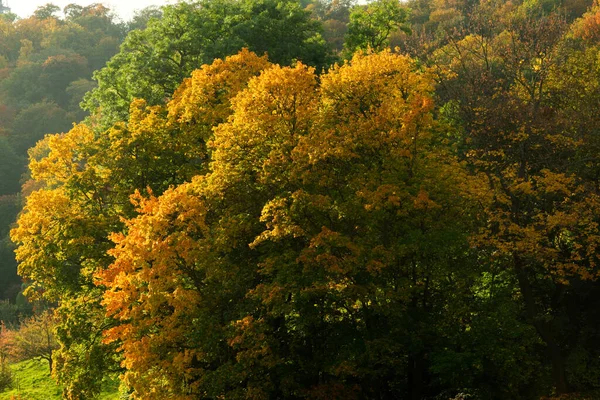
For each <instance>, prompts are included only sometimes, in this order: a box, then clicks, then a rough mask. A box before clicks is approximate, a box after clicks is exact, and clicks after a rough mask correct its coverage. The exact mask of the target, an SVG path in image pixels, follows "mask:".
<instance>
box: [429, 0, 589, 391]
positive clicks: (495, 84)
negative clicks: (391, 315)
mask: <svg viewBox="0 0 600 400" xmlns="http://www.w3.org/2000/svg"><path fill="white" fill-rule="evenodd" d="M525 6H527V5H523V7H525ZM528 6H531V7H533V8H532V10H533V11H532V10H529V11H527V12H525V11H523V7H521V8H517V9H515V10H514V12H513V13H512V14H510V15H509V16H508V17H507V18H506V19H505V20H504V25H502V24H501V26H503V27H504V30H502V31H501V32H500V33H499V34H497V35H494V34H493V32H490V33H488V35H489V36H487V37H486V36H482V35H470V36H467V37H465V38H464V39H462V40H460V41H455V42H453V43H451V44H449V45H448V46H446V47H445V48H442V49H441V50H440V51H438V57H439V58H438V60H439V61H440V64H441V65H444V66H445V68H447V70H446V71H445V72H444V73H446V74H447V73H448V71H450V75H451V76H452V75H453V76H454V78H453V79H451V80H448V81H446V82H443V84H442V85H443V86H442V87H444V91H443V92H442V93H443V94H444V95H447V96H448V99H452V100H450V102H449V103H448V110H452V107H454V111H452V112H451V113H453V114H454V117H455V118H456V119H457V120H458V121H460V123H461V124H463V127H464V131H463V132H464V136H463V139H464V142H463V147H462V148H463V150H464V156H465V159H466V160H467V161H468V162H469V164H470V165H471V166H472V167H473V168H475V170H477V171H481V172H484V173H485V174H486V175H487V177H488V184H489V188H490V190H491V191H493V193H494V199H493V202H492V203H490V204H489V206H488V213H489V214H488V215H489V216H488V220H487V226H486V227H485V229H483V230H482V231H481V232H480V235H478V236H477V237H476V238H475V239H474V243H476V244H477V246H478V247H479V248H480V249H481V250H482V254H484V255H485V257H486V258H487V259H488V261H489V262H490V263H491V264H490V265H493V264H497V265H503V266H504V267H505V268H508V269H509V270H510V271H511V272H512V273H513V274H514V276H515V277H516V279H517V283H518V288H519V291H520V296H521V299H522V302H523V303H522V305H523V312H524V315H525V316H526V319H527V321H528V322H529V323H530V324H532V326H534V327H535V329H536V331H537V333H538V335H539V337H540V338H541V340H542V341H543V342H544V343H545V346H546V359H547V360H548V363H549V364H550V365H551V368H552V382H553V386H554V387H555V389H556V391H557V392H559V393H564V392H567V391H569V390H570V389H571V387H570V385H569V382H568V376H569V375H571V376H572V372H569V367H568V366H567V364H568V362H567V360H569V359H571V355H570V354H571V353H570V351H571V350H570V349H572V348H573V347H574V343H575V342H576V341H577V340H579V339H576V337H577V334H575V333H574V332H575V331H576V330H577V328H575V327H573V328H574V330H572V329H571V326H570V324H571V323H573V324H575V326H577V324H578V322H577V321H578V319H579V317H577V316H575V314H573V313H574V311H573V310H572V309H571V308H570V306H569V302H570V301H581V298H579V299H578V300H576V299H577V298H578V297H579V294H578V292H577V290H575V288H576V287H588V289H586V290H590V288H591V287H593V285H590V284H589V283H586V282H590V281H592V280H595V279H596V278H597V274H598V271H597V262H598V260H597V254H596V249H597V248H598V234H597V212H598V207H599V206H600V203H599V198H598V191H597V189H596V187H597V186H596V185H595V183H594V180H593V179H590V176H589V175H587V173H586V172H583V171H584V170H585V168H582V166H583V165H582V164H580V163H579V162H578V161H575V160H578V159H581V158H583V157H582V155H583V154H588V155H591V153H589V152H588V150H589V151H591V152H594V150H593V149H594V147H593V146H594V144H593V143H595V140H594V139H591V138H592V136H593V135H588V134H586V133H584V129H580V127H578V125H579V123H578V122H576V119H571V118H569V117H568V116H567V115H569V111H568V110H570V109H572V107H573V106H574V104H570V105H567V103H565V102H564V101H563V102H562V103H560V102H559V99H561V98H562V99H563V100H564V97H562V95H564V94H566V93H568V90H565V92H561V91H557V90H556V89H555V88H554V87H553V86H554V85H556V84H558V85H562V83H558V82H571V84H574V82H573V78H571V77H570V74H568V73H565V72H566V71H565V70H564V68H563V67H562V66H561V64H562V63H563V62H564V61H563V60H564V59H563V57H564V55H563V54H564V53H563V52H562V51H561V48H562V46H563V44H562V43H564V39H565V34H566V32H567V24H566V21H565V19H564V17H563V15H561V14H560V13H559V12H553V13H545V12H544V11H543V10H542V9H540V8H539V7H542V5H539V4H538V5H535V4H533V3H531V4H530V5H528ZM535 7H538V8H535ZM536 10H537V11H536ZM534 11H536V12H539V14H537V16H536V14H535V13H534ZM446 76H448V75H446ZM582 84H583V85H585V84H584V80H581V81H579V83H577V85H582ZM583 115H585V113H584V114H583ZM586 122H588V123H589V122H591V121H590V120H589V119H588V120H586ZM589 126H590V125H588V128H589ZM590 140H591V141H590ZM591 157H592V158H594V157H595V156H591ZM586 175H587V176H586ZM581 293H582V294H583V293H584V292H581ZM584 297H585V296H584Z"/></svg>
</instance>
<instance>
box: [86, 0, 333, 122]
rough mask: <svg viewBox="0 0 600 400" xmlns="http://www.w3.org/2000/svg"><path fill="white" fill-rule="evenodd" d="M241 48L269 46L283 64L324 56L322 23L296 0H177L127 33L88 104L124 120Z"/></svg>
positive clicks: (107, 117)
mask: <svg viewBox="0 0 600 400" xmlns="http://www.w3.org/2000/svg"><path fill="white" fill-rule="evenodd" d="M243 47H246V48H248V49H249V50H251V51H255V52H257V53H258V54H262V53H264V52H268V54H269V59H270V60H271V61H273V62H277V63H281V64H290V63H292V62H293V61H294V60H297V59H299V60H302V61H304V62H307V63H309V64H311V65H316V66H319V67H322V66H324V65H325V64H326V62H327V60H326V56H327V51H326V46H325V42H324V41H323V39H322V38H321V35H320V26H319V24H318V23H316V22H315V21H313V20H311V19H310V14H309V13H308V12H306V11H304V10H302V9H301V8H300V7H299V4H298V3H297V2H295V1H293V0H252V1H250V0H248V1H233V0H211V1H196V2H192V3H186V2H180V3H177V4H175V5H170V6H166V7H164V8H163V9H162V17H161V18H160V19H157V18H153V19H150V20H149V21H148V25H147V27H146V29H144V30H134V31H132V32H130V33H129V35H128V36H127V38H126V39H125V42H124V43H123V45H122V46H121V51H120V52H119V53H118V54H116V55H115V56H114V57H113V58H112V59H111V60H110V62H109V63H108V64H107V65H106V67H105V68H103V69H101V70H100V71H97V72H96V73H95V74H94V78H95V80H97V81H98V88H96V89H94V90H93V91H92V92H90V93H89V94H88V95H87V96H86V99H85V102H84V107H85V108H86V109H87V110H88V111H90V112H98V113H99V115H101V117H102V120H103V121H104V125H105V126H110V124H112V123H115V122H117V121H123V120H126V118H127V112H128V110H129V104H130V103H131V101H132V100H133V99H135V98H141V99H144V100H146V101H147V102H148V104H150V105H158V104H164V103H165V102H166V101H168V100H169V99H170V97H171V95H172V94H173V92H174V91H175V89H176V88H177V87H178V86H179V84H180V83H181V82H182V81H183V79H184V78H187V77H189V76H190V74H191V72H192V71H193V70H195V69H197V68H199V67H200V66H201V65H202V64H205V63H211V62H212V61H213V60H214V59H215V58H222V57H225V56H228V55H230V54H234V53H235V52H237V51H238V50H240V49H242V48H243ZM104 125H103V126H104Z"/></svg>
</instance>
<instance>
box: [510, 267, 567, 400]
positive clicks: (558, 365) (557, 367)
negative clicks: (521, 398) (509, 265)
mask: <svg viewBox="0 0 600 400" xmlns="http://www.w3.org/2000/svg"><path fill="white" fill-rule="evenodd" d="M514 262H515V269H516V273H517V279H518V282H519V289H520V290H521V295H522V296H523V300H524V301H525V311H526V313H527V318H528V319H529V320H530V322H531V324H532V325H533V326H534V327H535V329H536V331H537V332H538V334H539V335H540V337H541V338H542V340H543V341H544V343H545V344H546V351H547V355H548V358H549V359H550V362H551V364H552V384H553V386H554V388H555V389H556V393H557V394H563V393H568V392H569V384H568V382H567V375H566V371H565V357H564V355H563V352H562V350H561V348H560V344H559V343H558V341H557V340H556V337H555V334H554V332H553V331H552V321H543V320H541V319H540V318H539V317H538V316H539V313H538V310H537V305H536V303H535V298H534V295H533V291H532V288H531V282H529V277H528V276H527V272H526V271H525V269H524V267H523V265H522V260H521V259H520V258H519V257H517V256H515V257H514Z"/></svg>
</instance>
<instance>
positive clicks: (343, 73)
mask: <svg viewBox="0 0 600 400" xmlns="http://www.w3.org/2000/svg"><path fill="white" fill-rule="evenodd" d="M432 90H433V81H432V77H431V76H430V75H429V74H428V73H420V72H417V70H416V66H415V64H414V62H413V61H412V60H411V59H410V58H407V57H403V56H399V55H394V54H391V53H389V52H384V53H381V54H371V55H356V56H355V57H354V58H353V60H352V61H351V62H350V63H348V64H345V65H343V66H340V67H336V68H333V69H332V70H330V71H329V72H328V73H327V74H325V75H323V76H321V77H320V78H319V79H318V80H317V77H316V76H315V74H314V71H313V70H312V69H311V68H307V67H306V66H304V65H302V64H298V65H296V66H295V67H293V68H281V67H278V66H274V67H272V68H270V69H267V70H265V71H264V72H263V73H262V74H261V75H260V76H259V77H257V78H253V79H251V80H250V83H249V84H248V88H247V89H246V90H244V91H242V92H240V93H239V94H238V95H237V96H236V97H235V99H234V100H233V101H232V109H233V115H232V116H231V117H230V118H229V119H228V120H227V122H226V123H223V124H221V125H219V126H218V127H217V128H216V129H215V135H214V139H213V140H212V142H211V143H210V148H211V149H212V154H211V160H212V161H211V163H210V170H209V171H208V173H207V174H205V175H198V176H196V177H195V178H194V179H193V180H192V181H191V182H190V183H186V184H183V185H180V186H178V187H176V188H173V189H169V190H167V191H166V192H165V193H164V194H163V195H162V196H159V197H154V196H151V197H150V198H147V199H144V198H142V197H141V196H140V195H137V196H135V198H134V202H135V204H136V206H137V207H138V211H139V213H140V215H139V216H137V217H136V218H133V219H131V220H129V221H128V222H127V230H126V233H124V234H116V235H113V240H114V241H115V242H116V247H115V248H114V249H113V250H111V251H110V254H111V255H112V256H113V257H114V258H115V261H114V262H113V263H112V264H111V265H110V266H109V267H108V268H107V269H105V270H101V271H98V272H97V273H96V276H97V277H98V283H99V284H100V285H102V286H106V287H107V291H106V292H105V294H104V300H103V304H104V306H105V307H106V310H107V315H108V316H109V317H112V318H113V319H114V320H115V321H116V325H115V326H114V327H112V328H110V329H109V330H107V331H106V332H105V342H107V343H115V342H116V343H118V344H119V347H120V350H121V351H122V354H123V366H124V367H125V368H126V373H125V380H126V381H127V383H128V384H129V385H130V386H131V387H132V388H133V395H134V396H135V397H136V398H148V397H152V398H154V399H193V398H198V397H225V398H251V399H263V398H273V397H276V398H286V397H297V398H303V397H304V398H323V399H325V398H328V399H333V398H360V397H362V396H367V397H377V396H384V395H395V396H398V395H400V394H401V390H402V389H399V387H400V386H401V385H400V383H399V382H401V381H403V380H404V379H405V378H404V377H405V376H406V374H407V373H408V374H409V375H412V376H414V377H415V378H414V379H413V380H412V381H411V382H410V385H411V391H412V392H413V394H414V395H418V394H419V393H421V391H422V387H420V383H421V382H420V381H419V379H418V378H417V376H418V374H419V373H421V374H422V373H423V365H424V358H425V357H427V355H426V353H427V348H428V346H429V345H431V343H423V342H420V343H419V342H416V341H415V342H412V343H410V342H407V341H400V340H398V337H402V336H403V335H405V336H404V337H407V336H410V335H411V334H415V333H416V334H417V335H415V337H416V336H418V334H423V333H425V331H423V330H422V329H426V328H423V326H424V325H425V323H424V321H425V320H427V319H429V318H432V317H433V315H434V314H435V313H436V312H437V311H439V310H441V309H442V308H443V307H444V306H445V305H446V302H447V301H448V298H444V295H442V293H444V291H443V287H444V285H446V284H447V283H446V282H448V280H447V279H446V278H447V277H448V276H452V275H459V274H461V273H464V268H463V265H464V264H462V263H461V261H460V259H461V257H463V256H464V255H465V253H466V246H467V240H466V238H467V234H466V232H467V231H468V229H469V224H470V221H472V219H473V216H474V215H473V214H474V213H473V208H472V206H471V204H472V203H471V198H472V195H473V190H472V187H473V186H475V187H476V186H477V184H476V183H477V182H478V179H476V178H471V180H470V181H468V179H467V174H466V172H465V170H464V168H463V167H462V165H461V164H460V163H458V162H457V161H456V160H455V159H454V158H453V157H452V156H451V155H450V154H449V152H448V151H447V143H445V142H444V140H443V139H442V138H441V137H440V136H439V130H438V128H437V125H436V123H435V122H434V121H433V119H432V116H431V110H432V106H433V102H432V99H431V92H432ZM467 183H468V184H467ZM456 188H459V189H460V190H459V191H458V194H457V193H456V190H455V189H456ZM446 293H447V292H446ZM436 310H437V311H436ZM432 336H433V335H432ZM373 358H377V359H378V362H377V363H374V362H373ZM384 377H385V378H384Z"/></svg>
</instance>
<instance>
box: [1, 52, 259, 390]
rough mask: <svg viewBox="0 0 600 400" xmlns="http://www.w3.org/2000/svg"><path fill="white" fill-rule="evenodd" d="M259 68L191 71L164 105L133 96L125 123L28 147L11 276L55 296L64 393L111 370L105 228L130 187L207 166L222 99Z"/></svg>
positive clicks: (226, 65) (222, 113) (243, 57)
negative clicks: (99, 282) (104, 338)
mask: <svg viewBox="0 0 600 400" xmlns="http://www.w3.org/2000/svg"><path fill="white" fill-rule="evenodd" d="M267 65H268V62H267V60H266V58H264V57H258V56H256V55H255V54H253V53H250V52H248V51H242V52H240V53H239V54H238V55H235V56H232V57H229V58H227V59H225V60H218V61H215V62H214V63H213V64H212V65H207V66H204V67H203V68H202V69H201V70H199V71H197V72H195V73H194V75H193V76H192V77H191V78H189V79H188V80H186V81H185V82H184V84H183V86H182V88H181V89H180V90H179V91H178V92H177V93H176V94H175V95H174V98H173V100H172V102H171V103H170V104H168V105H167V106H165V107H149V106H147V105H146V104H145V102H144V101H142V100H136V101H134V102H133V103H132V104H131V109H130V117H129V121H128V122H127V123H119V124H116V125H115V126H113V127H112V128H111V129H109V130H108V131H106V132H100V133H99V132H94V131H93V130H92V129H91V128H90V127H88V126H86V125H83V124H81V125H77V126H75V127H74V128H73V129H71V130H70V131H69V132H68V133H66V134H63V135H51V136H48V137H47V138H46V139H45V140H43V141H42V142H40V143H39V144H38V145H37V146H36V148H34V149H33V150H32V151H30V156H31V162H30V170H31V176H32V179H33V181H34V183H32V184H30V186H32V187H35V188H37V190H34V191H33V192H32V193H31V194H30V195H29V196H28V197H27V201H26V205H25V209H24V212H23V213H22V214H21V215H20V217H19V220H18V226H17V227H16V228H15V229H13V231H12V233H11V236H12V239H13V241H14V242H15V243H17V245H18V248H17V250H16V253H17V259H18V261H19V273H20V274H21V276H23V277H24V278H25V279H26V280H28V281H30V282H31V285H30V286H29V288H28V294H29V295H30V296H34V297H35V296H40V297H44V298H46V299H48V300H50V301H53V302H54V301H57V302H59V307H58V309H57V310H56V314H57V316H58V326H57V334H58V335H57V338H58V341H59V343H60V349H59V350H58V351H56V352H55V356H54V357H55V360H56V361H57V362H56V374H57V376H58V377H59V380H61V381H62V382H63V383H65V386H64V387H65V397H66V398H69V399H80V398H87V397H89V396H90V395H92V394H93V393H97V392H98V391H99V389H100V383H101V381H102V377H103V376H104V375H105V374H106V373H110V372H114V371H118V362H117V357H116V356H115V352H114V346H106V345H105V344H103V343H101V340H100V339H101V332H102V331H103V330H105V329H106V328H108V327H110V326H111V324H112V322H111V321H110V320H108V319H106V318H105V317H104V311H103V309H102V307H101V305H100V302H99V301H100V298H101V296H102V293H103V288H102V287H98V286H96V285H94V283H93V275H94V273H96V272H97V271H98V270H102V269H104V268H106V267H107V266H108V265H109V264H110V263H111V262H112V261H113V259H112V257H111V256H110V255H108V254H107V250H109V249H110V248H111V247H112V246H113V244H112V242H111V241H110V240H109V239H108V236H109V234H110V233H111V232H122V231H123V230H124V229H126V227H125V226H124V224H123V223H122V221H121V218H123V217H127V218H131V217H132V216H134V215H135V214H136V211H135V209H134V208H133V207H132V206H131V204H130V202H129V196H130V195H131V194H132V193H133V191H134V190H136V189H138V190H142V191H145V190H151V191H153V192H154V193H157V194H160V193H162V192H163V191H164V190H166V189H167V188H168V187H169V186H171V185H177V184H180V183H182V182H184V181H186V180H189V179H190V178H191V177H192V176H193V175H195V174H197V173H200V172H202V171H203V170H204V169H206V165H205V162H206V160H207V157H208V156H207V149H206V146H205V143H206V142H207V141H208V140H209V139H210V137H211V127H212V126H213V125H215V124H217V123H218V122H221V121H223V120H225V119H226V118H227V115H228V114H229V107H228V104H229V101H230V99H231V98H232V97H233V96H234V95H235V94H236V93H237V92H238V91H239V90H241V89H242V88H243V87H244V86H245V84H246V81H247V80H248V78H249V77H251V76H254V75H257V74H258V73H259V72H260V71H261V70H262V69H263V68H265V67H266V66H267ZM233 72H234V73H235V79H228V78H227V77H229V76H230V75H232V73H233ZM190 121H194V124H190Z"/></svg>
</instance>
